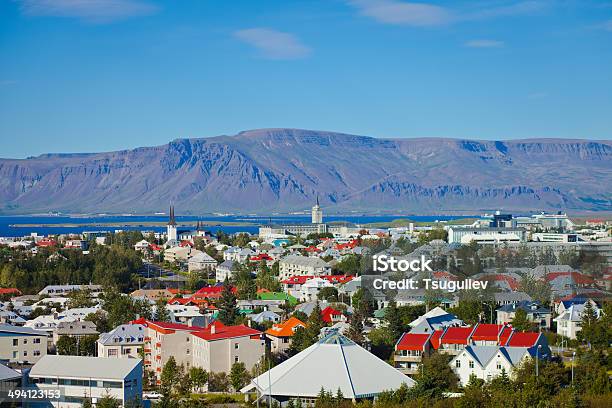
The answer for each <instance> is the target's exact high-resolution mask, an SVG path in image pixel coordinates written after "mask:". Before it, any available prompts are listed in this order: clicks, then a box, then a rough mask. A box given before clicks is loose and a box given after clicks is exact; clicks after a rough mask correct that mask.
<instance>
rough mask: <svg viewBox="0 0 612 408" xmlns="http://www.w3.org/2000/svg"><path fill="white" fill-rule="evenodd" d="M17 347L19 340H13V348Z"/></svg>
mask: <svg viewBox="0 0 612 408" xmlns="http://www.w3.org/2000/svg"><path fill="white" fill-rule="evenodd" d="M18 345H19V339H13V347H17V346H18Z"/></svg>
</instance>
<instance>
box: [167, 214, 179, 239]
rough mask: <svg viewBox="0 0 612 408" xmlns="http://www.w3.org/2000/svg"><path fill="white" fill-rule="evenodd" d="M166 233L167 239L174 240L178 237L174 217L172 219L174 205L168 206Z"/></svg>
mask: <svg viewBox="0 0 612 408" xmlns="http://www.w3.org/2000/svg"><path fill="white" fill-rule="evenodd" d="M166 235H167V238H168V241H176V240H177V238H178V235H177V232H176V219H174V206H173V205H171V206H170V219H169V220H168V225H167V226H166Z"/></svg>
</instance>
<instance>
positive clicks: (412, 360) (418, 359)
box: [393, 354, 423, 363]
mask: <svg viewBox="0 0 612 408" xmlns="http://www.w3.org/2000/svg"><path fill="white" fill-rule="evenodd" d="M422 359H423V356H411V355H408V356H404V355H400V354H395V355H394V356H393V360H394V361H396V362H399V361H402V362H404V361H405V362H409V363H420V362H421V360H422Z"/></svg>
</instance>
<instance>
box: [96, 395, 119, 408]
mask: <svg viewBox="0 0 612 408" xmlns="http://www.w3.org/2000/svg"><path fill="white" fill-rule="evenodd" d="M120 406H121V402H120V401H119V400H118V399H117V398H115V397H112V396H110V395H108V394H107V395H105V396H103V397H102V398H98V402H96V408H119V407H120Z"/></svg>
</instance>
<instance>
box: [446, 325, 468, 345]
mask: <svg viewBox="0 0 612 408" xmlns="http://www.w3.org/2000/svg"><path fill="white" fill-rule="evenodd" d="M473 330H474V328H473V327H448V328H447V329H446V331H445V332H444V334H442V337H441V338H440V343H441V344H467V343H468V338H469V337H470V334H471V333H472V331H473Z"/></svg>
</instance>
